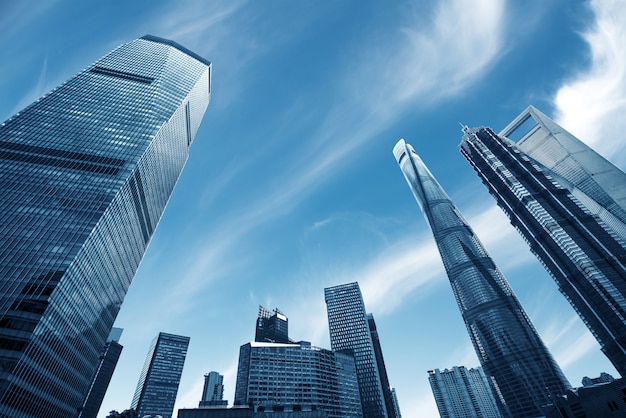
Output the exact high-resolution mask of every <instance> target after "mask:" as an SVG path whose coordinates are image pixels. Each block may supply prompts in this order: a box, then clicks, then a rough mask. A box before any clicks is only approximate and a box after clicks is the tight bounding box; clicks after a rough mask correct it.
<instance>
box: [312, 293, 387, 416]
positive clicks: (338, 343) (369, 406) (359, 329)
mask: <svg viewBox="0 0 626 418" xmlns="http://www.w3.org/2000/svg"><path fill="white" fill-rule="evenodd" d="M324 295H325V300H326V308H327V311H328V328H329V331H330V346H331V348H332V350H333V351H340V350H351V351H352V352H353V353H354V361H355V363H356V375H357V379H358V382H359V391H360V394H361V405H362V407H363V417H364V418H382V417H384V418H388V415H387V407H386V405H385V392H384V390H383V387H382V384H381V378H380V371H379V370H378V363H377V357H376V353H375V351H374V344H373V342H372V335H371V333H372V331H371V330H370V325H369V323H368V317H367V313H366V312H365V304H364V303H363V296H362V295H361V289H360V288H359V284H358V283H356V282H355V283H347V284H342V285H339V286H333V287H328V288H326V289H324ZM372 322H373V317H372ZM374 331H376V328H375V326H374ZM376 336H378V334H376ZM380 360H381V362H382V353H381V356H380ZM383 365H384V363H383ZM386 376H387V373H386V372H385V377H386Z"/></svg>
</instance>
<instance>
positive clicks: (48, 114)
mask: <svg viewBox="0 0 626 418" xmlns="http://www.w3.org/2000/svg"><path fill="white" fill-rule="evenodd" d="M96 67H97V68H99V70H97V71H91V70H92V69H93V68H96ZM208 77H209V69H208V67H207V66H206V64H204V63H200V62H198V61H197V60H195V59H193V58H191V57H189V56H188V55H185V54H184V53H182V52H180V51H179V50H177V49H176V48H172V47H170V46H168V45H165V44H163V43H159V42H156V41H154V40H152V41H148V40H146V39H138V40H135V41H133V42H130V43H128V44H126V45H122V46H120V47H118V48H117V49H115V50H114V51H113V52H111V53H110V54H109V55H107V56H105V57H104V58H102V59H101V60H100V61H98V62H96V63H95V64H94V65H93V66H92V67H90V68H88V69H86V70H84V71H82V72H81V73H79V74H78V75H76V76H75V77H73V78H72V79H70V80H68V81H67V82H65V83H64V84H62V85H61V86H59V87H57V88H55V89H54V90H52V91H51V92H50V93H48V94H46V95H44V96H43V97H42V98H40V99H39V100H37V101H36V102H34V103H32V104H31V105H29V106H28V107H27V108H25V109H24V110H23V111H21V112H19V113H17V114H16V115H14V116H13V117H11V118H10V119H8V120H7V121H5V122H4V123H2V124H1V125H0V191H1V193H2V196H3V199H2V201H0V218H1V219H2V228H0V242H2V246H0V277H2V280H1V281H0V416H12V417H22V416H23V417H27V416H47V417H67V416H73V415H75V414H76V412H77V408H79V407H80V406H81V405H82V403H83V400H84V396H85V394H86V393H87V391H88V389H89V384H90V382H91V378H92V376H93V373H94V371H95V369H96V367H97V365H98V357H99V355H100V351H101V349H102V347H103V346H104V343H105V341H106V337H107V336H108V333H109V331H110V329H111V327H112V325H113V321H114V320H115V317H116V315H117V312H118V310H119V308H120V305H121V303H122V301H123V299H124V295H125V294H126V291H127V289H128V286H129V284H130V282H131V280H132V277H133V275H134V273H135V271H136V269H137V267H138V265H139V262H140V261H141V257H142V255H143V253H144V251H145V249H146V247H147V245H148V242H149V239H150V236H151V234H152V232H153V230H154V228H155V227H156V224H157V223H158V220H159V219H160V216H161V213H162V212H163V209H164V208H165V205H166V203H167V200H168V198H169V195H170V193H171V191H172V189H173V187H174V185H175V183H176V180H177V178H178V175H179V173H180V171H181V170H182V168H183V166H184V164H185V161H186V159H187V154H188V134H187V132H186V130H187V126H189V127H190V128H191V130H192V136H193V135H195V132H196V131H197V128H198V126H199V124H200V120H201V118H202V116H203V114H204V111H205V109H206V107H207V105H208V101H209V92H208V84H209V80H208ZM187 103H189V114H190V118H189V119H190V121H189V122H187V121H186V116H185V108H186V104H187Z"/></svg>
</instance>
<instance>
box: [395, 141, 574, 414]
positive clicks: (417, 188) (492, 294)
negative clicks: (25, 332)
mask: <svg viewBox="0 0 626 418" xmlns="http://www.w3.org/2000/svg"><path fill="white" fill-rule="evenodd" d="M393 153H394V155H395V157H396V161H397V162H398V164H399V165H400V168H401V169H402V172H403V173H404V176H405V178H406V180H407V183H408V184H409V187H410V189H411V191H412V192H413V195H414V196H415V199H416V200H417V202H418V204H419V205H420V207H421V209H422V212H423V213H424V216H425V218H426V220H427V222H428V224H429V225H430V228H431V230H432V233H433V235H434V237H435V241H436V243H437V247H438V248H439V253H440V254H441V259H442V261H443V264H444V267H445V270H446V273H447V275H448V278H449V279H450V284H451V286H452V290H453V292H454V296H455V298H456V301H457V305H458V306H459V309H460V311H461V315H462V316H463V320H464V321H465V325H466V327H467V331H468V333H469V335H470V339H471V341H472V344H473V345H474V349H475V350H476V354H477V355H478V358H479V360H480V362H481V364H482V367H483V370H484V372H485V373H486V374H487V376H488V379H489V380H490V382H491V384H492V389H493V392H494V395H495V396H496V399H498V400H499V408H500V409H501V413H502V415H503V416H505V417H508V416H513V417H529V416H539V415H541V409H540V408H541V406H542V405H544V404H547V403H548V401H549V399H550V398H551V397H553V396H556V395H562V394H564V393H565V392H566V390H567V389H568V388H569V387H570V384H569V382H568V381H567V379H566V378H565V376H564V375H563V373H562V371H561V369H560V368H559V366H558V365H557V364H556V362H555V361H554V359H553V358H552V355H551V354H550V353H549V352H548V349H547V348H546V347H545V345H544V344H543V341H541V338H540V337H539V335H538V334H537V332H536V331H535V329H534V327H533V325H532V324H531V322H530V320H529V319H528V317H527V316H526V313H525V312H524V310H523V309H522V306H521V305H520V303H519V301H518V300H517V298H516V297H515V295H514V294H513V291H512V290H511V288H510V287H509V285H508V283H507V281H506V279H505V278H504V276H503V275H502V273H501V272H500V270H499V269H498V268H497V267H496V265H495V264H494V262H493V260H492V259H491V258H490V257H489V255H488V254H487V251H486V250H485V249H484V248H483V246H482V244H481V243H480V241H479V240H478V238H477V237H476V235H475V234H474V231H472V229H471V228H470V227H469V225H468V224H467V222H466V221H465V220H464V219H463V217H462V216H461V214H460V213H459V211H458V209H457V208H456V207H455V206H454V204H453V203H452V201H451V200H450V198H449V197H448V196H447V195H446V193H445V192H444V191H443V189H442V188H441V186H440V185H439V183H437V181H436V180H435V178H434V177H433V175H432V174H431V173H430V171H429V170H428V168H426V166H425V165H424V163H423V162H422V160H421V159H420V158H419V156H418V155H417V154H416V153H415V150H414V149H413V147H411V146H410V145H408V144H406V143H405V142H404V140H400V141H398V143H397V144H396V146H395V147H394V149H393Z"/></svg>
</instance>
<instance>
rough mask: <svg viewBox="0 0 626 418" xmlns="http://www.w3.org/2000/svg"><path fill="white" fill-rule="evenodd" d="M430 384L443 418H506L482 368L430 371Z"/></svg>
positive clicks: (462, 367) (454, 368)
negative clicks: (499, 408)
mask: <svg viewBox="0 0 626 418" xmlns="http://www.w3.org/2000/svg"><path fill="white" fill-rule="evenodd" d="M428 381H429V382H430V387H431V388H432V390H433V396H434V397H435V402H436V403H437V409H438V410H439V416H440V417H441V418H502V415H500V411H499V410H498V406H497V403H496V399H495V398H494V396H493V393H492V392H491V388H490V387H489V382H488V381H487V377H486V376H485V373H483V370H482V369H481V368H480V367H477V368H475V369H466V368H465V367H464V366H461V367H453V368H452V369H449V370H448V369H445V370H443V371H441V370H439V369H435V370H429V371H428Z"/></svg>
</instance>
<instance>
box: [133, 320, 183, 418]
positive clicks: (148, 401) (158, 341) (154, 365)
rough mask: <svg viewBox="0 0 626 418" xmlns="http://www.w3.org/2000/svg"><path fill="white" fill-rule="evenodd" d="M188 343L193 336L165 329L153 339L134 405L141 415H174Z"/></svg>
mask: <svg viewBox="0 0 626 418" xmlns="http://www.w3.org/2000/svg"><path fill="white" fill-rule="evenodd" d="M188 346H189V337H183V336H181V335H174V334H166V333H164V332H160V333H159V335H157V336H156V338H155V339H154V340H153V341H152V344H151V345H150V350H149V351H148V355H147V356H146V362H145V363H144V366H143V370H142V371H141V375H140V376H139V381H138V382H137V389H136V390H135V395H134V396H133V401H132V403H131V406H130V407H131V408H132V409H134V410H135V411H137V415H138V416H140V417H143V416H144V415H161V416H162V417H163V418H171V417H172V413H173V412H174V403H175V402H176V395H177V394H178V385H179V383H180V375H181V374H182V372H183V366H184V365H185V357H186V356H187V347H188Z"/></svg>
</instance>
